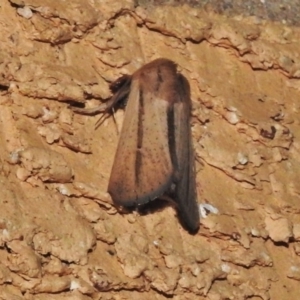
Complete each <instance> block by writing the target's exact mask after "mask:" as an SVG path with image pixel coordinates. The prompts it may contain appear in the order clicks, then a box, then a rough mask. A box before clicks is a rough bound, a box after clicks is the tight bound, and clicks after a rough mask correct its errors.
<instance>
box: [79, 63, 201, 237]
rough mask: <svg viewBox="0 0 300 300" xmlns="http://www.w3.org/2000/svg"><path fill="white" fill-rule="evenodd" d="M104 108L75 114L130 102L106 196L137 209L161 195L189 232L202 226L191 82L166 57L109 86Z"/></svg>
mask: <svg viewBox="0 0 300 300" xmlns="http://www.w3.org/2000/svg"><path fill="white" fill-rule="evenodd" d="M111 90H112V92H113V93H114V95H113V96H112V98H111V99H110V100H109V101H107V102H106V103H105V104H102V105H100V106H98V107H96V108H93V109H78V108H77V109H74V111H75V112H78V113H84V114H95V113H97V112H104V113H111V112H112V111H113V109H116V108H118V107H120V106H122V105H124V104H126V109H125V116H124V122H123V127H122V131H121V135H120V139H119V143H118V147H117V152H116V154H115V159H114V163H113V167H112V170H111V174H110V179H109V184H108V192H109V194H110V195H111V197H112V199H113V201H114V203H115V204H117V205H119V206H123V207H134V206H138V205H142V204H145V203H147V202H149V201H151V200H154V199H156V198H158V197H161V196H163V195H165V196H168V197H169V198H171V199H172V200H173V201H174V202H175V203H176V206H177V211H178V214H179V218H180V220H181V222H182V224H183V225H184V227H186V228H187V229H188V230H190V231H192V232H195V231H197V230H198V228H199V208H198V203H197V192H196V183H195V169H194V155H193V146H192V137H191V127H190V114H191V99H190V86H189V83H188V81H187V79H186V78H185V77H184V76H183V75H181V74H180V73H178V72H177V69H176V64H175V63H174V62H173V61H171V60H168V59H163V58H160V59H156V60H154V61H152V62H150V63H148V64H146V65H144V66H143V67H142V68H140V69H139V70H137V71H136V72H135V73H133V74H132V75H131V76H130V75H125V76H123V77H121V78H120V79H118V80H117V81H115V82H114V83H113V84H112V85H111Z"/></svg>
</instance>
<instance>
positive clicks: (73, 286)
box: [70, 280, 80, 291]
mask: <svg viewBox="0 0 300 300" xmlns="http://www.w3.org/2000/svg"><path fill="white" fill-rule="evenodd" d="M79 288H80V284H79V283H78V282H77V281H74V280H72V281H71V284H70V290H71V291H73V290H77V289H79Z"/></svg>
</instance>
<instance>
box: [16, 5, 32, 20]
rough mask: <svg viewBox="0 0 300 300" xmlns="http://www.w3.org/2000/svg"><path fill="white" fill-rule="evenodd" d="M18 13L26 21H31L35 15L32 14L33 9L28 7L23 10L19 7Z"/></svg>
mask: <svg viewBox="0 0 300 300" xmlns="http://www.w3.org/2000/svg"><path fill="white" fill-rule="evenodd" d="M17 13H18V14H19V15H20V16H21V17H24V18H25V19H30V18H32V16H33V13H32V11H31V9H30V8H29V7H28V6H24V7H23V8H21V7H19V8H18V9H17Z"/></svg>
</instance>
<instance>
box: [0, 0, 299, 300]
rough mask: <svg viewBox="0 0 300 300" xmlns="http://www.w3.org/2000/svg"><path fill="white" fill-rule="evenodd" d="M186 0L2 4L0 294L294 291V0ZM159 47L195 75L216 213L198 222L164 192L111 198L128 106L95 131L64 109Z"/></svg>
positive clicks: (89, 101)
mask: <svg viewBox="0 0 300 300" xmlns="http://www.w3.org/2000/svg"><path fill="white" fill-rule="evenodd" d="M182 2H183V1H178V3H177V2H176V1H168V3H167V2H166V1H149V2H148V1H133V0H132V1H130V0H127V1H108V0H107V1H101V0H95V1H92V0H91V1H86V0H74V1H52V0H11V1H8V0H3V1H2V2H1V4H0V28H1V37H0V39H1V48H0V105H1V108H0V159H1V167H0V189H1V195H0V203H1V209H0V299H5V300H6V299H12V300H19V299H20V300H21V299H29V300H48V299H51V300H58V299H66V300H71V299H75V300H81V299H82V300H88V299H107V300H108V299H149V300H150V299H176V300H179V299H210V300H221V299H238V300H239V299H250V298H251V299H263V300H267V299H275V300H277V299H280V300H282V299H298V298H299V281H300V257H299V256H300V203H299V202H300V181H299V176H300V169H299V164H300V152H299V151H300V124H299V110H300V100H299V98H300V80H299V78H300V29H299V28H298V27H293V26H295V25H297V19H296V18H295V17H294V16H295V15H296V14H297V9H299V7H300V6H299V5H298V6H297V5H296V2H299V1H280V2H281V4H280V5H279V4H278V3H277V2H279V1H272V3H273V4H272V5H271V4H270V3H271V1H270V2H269V1H267V0H265V1H255V2H254V1H236V4H235V5H232V3H234V1H223V2H221V1H210V2H209V3H206V2H207V1H203V2H201V3H200V4H199V3H197V2H196V1H186V4H185V5H182ZM292 3H294V6H293V5H292ZM188 4H190V5H191V6H189V5H188ZM276 4H277V6H276ZM247 5H248V6H247ZM245 6H246V7H245ZM220 12H224V14H223V15H221V14H217V13H220ZM158 57H166V58H170V59H172V60H174V61H175V62H176V63H177V64H178V67H179V69H180V71H181V72H182V73H183V74H184V75H185V76H186V77H187V78H188V80H189V82H190V85H191V91H192V101H193V112H192V115H193V127H192V131H193V141H194V146H195V151H196V158H197V159H196V167H197V187H198V194H199V202H201V203H209V204H211V205H213V206H214V207H215V208H217V209H218V211H219V213H218V214H209V215H208V216H207V217H206V218H202V219H201V227H200V230H199V232H198V233H197V234H196V235H190V234H188V233H187V232H186V231H185V230H184V229H183V228H182V227H181V225H180V223H179V222H178V219H177V217H176V211H175V210H174V208H173V207H172V206H169V205H166V206H165V207H164V208H159V209H156V210H155V211H151V213H148V214H143V215H140V214H138V213H136V212H132V213H124V212H120V211H118V210H117V209H116V208H115V207H114V206H113V205H112V201H111V199H110V197H109V195H108V194H107V193H106V189H107V184H108V178H109V174H110V169H111V166H112V162H113V158H114V153H115V150H116V147H117V141H118V129H117V127H118V126H121V124H122V117H123V112H122V111H118V112H117V113H116V115H115V119H116V122H114V120H113V118H109V119H107V120H106V121H105V122H104V124H103V125H102V126H101V127H99V128H98V129H95V123H96V122H97V120H98V119H99V116H94V117H90V116H82V115H78V114H74V113H73V112H72V111H71V110H70V109H69V103H70V101H71V100H72V103H73V104H76V103H77V104H78V105H80V104H84V103H85V105H86V107H92V106H95V105H97V104H99V101H105V100H106V99H108V98H109V97H110V96H111V93H110V90H109V83H110V82H112V81H114V80H115V79H117V78H118V77H119V76H120V75H122V74H131V73H132V72H134V71H135V70H136V69H138V68H139V67H140V66H142V65H143V64H144V63H146V62H150V61H151V60H153V59H155V58H158Z"/></svg>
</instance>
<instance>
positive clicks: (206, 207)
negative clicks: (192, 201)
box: [199, 203, 219, 218]
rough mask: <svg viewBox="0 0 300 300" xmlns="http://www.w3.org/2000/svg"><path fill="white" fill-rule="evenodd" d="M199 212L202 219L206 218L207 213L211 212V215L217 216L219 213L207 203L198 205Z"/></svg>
mask: <svg viewBox="0 0 300 300" xmlns="http://www.w3.org/2000/svg"><path fill="white" fill-rule="evenodd" d="M199 212H200V216H201V217H202V218H206V217H207V212H211V213H213V214H217V213H219V210H218V209H217V208H216V207H214V206H212V205H210V204H207V203H203V204H199Z"/></svg>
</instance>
